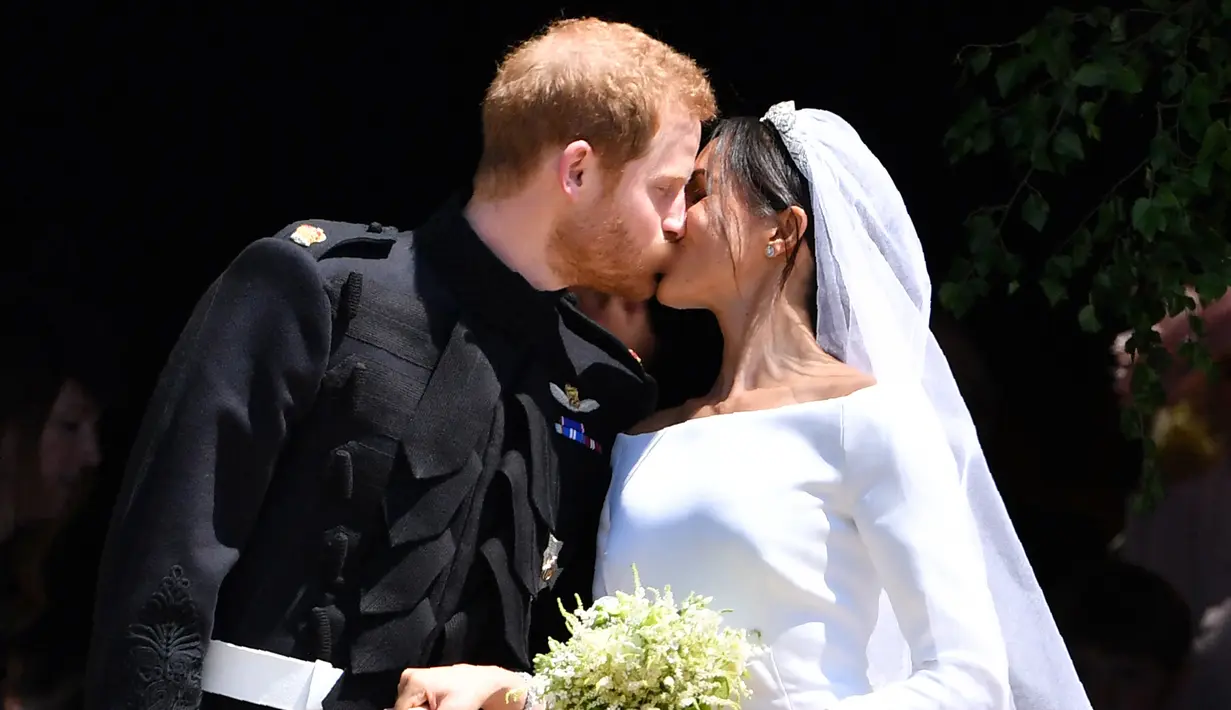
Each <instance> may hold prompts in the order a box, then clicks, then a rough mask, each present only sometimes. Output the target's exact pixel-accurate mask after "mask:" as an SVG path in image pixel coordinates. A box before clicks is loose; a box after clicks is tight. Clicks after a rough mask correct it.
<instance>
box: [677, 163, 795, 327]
mask: <svg viewBox="0 0 1231 710" xmlns="http://www.w3.org/2000/svg"><path fill="white" fill-rule="evenodd" d="M714 162H715V161H714V145H713V144H712V143H711V144H710V145H707V146H706V147H705V149H704V150H702V151H701V154H700V155H699V156H697V162H696V168H695V169H694V171H693V174H692V178H691V179H690V180H689V182H688V186H687V187H686V188H685V191H684V195H685V200H686V202H687V206H688V213H687V217H686V219H685V224H684V234H683V236H682V237H681V238H680V239H679V241H677V242H676V243H675V244H674V245H673V249H672V252H673V253H672V257H671V259H670V261H668V262H667V266H666V268H665V270H664V272H663V278H662V281H661V282H660V283H659V285H658V301H659V302H660V303H662V304H663V305H664V306H667V307H669V308H677V309H690V308H708V309H711V310H713V309H715V308H718V307H721V306H722V305H723V304H726V303H730V302H732V301H733V300H735V299H736V298H738V296H739V294H740V293H741V291H744V292H746V291H748V289H749V287H750V286H752V285H755V284H759V283H760V282H761V281H762V280H763V279H764V278H765V277H766V276H767V275H771V274H772V271H773V262H772V260H770V259H768V258H766V256H765V247H766V246H767V245H768V244H769V242H770V240H771V239H772V238H773V235H774V227H775V223H774V221H773V220H772V219H765V218H762V217H758V216H756V215H753V214H752V213H751V212H750V211H749V210H748V208H747V206H746V205H744V204H743V203H742V201H741V200H739V199H737V198H736V197H735V196H734V195H733V194H731V192H732V191H723V190H722V187H723V186H722V185H720V184H717V183H716V181H715V180H714V179H713V178H711V175H712V171H711V169H710V167H711V165H712V164H713V163H714ZM717 192H721V193H722V194H713V193H717Z"/></svg>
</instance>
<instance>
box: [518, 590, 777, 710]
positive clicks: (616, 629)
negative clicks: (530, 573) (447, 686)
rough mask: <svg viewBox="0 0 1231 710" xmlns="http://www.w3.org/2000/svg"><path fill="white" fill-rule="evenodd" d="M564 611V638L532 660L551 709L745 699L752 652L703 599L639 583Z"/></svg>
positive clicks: (712, 709)
mask: <svg viewBox="0 0 1231 710" xmlns="http://www.w3.org/2000/svg"><path fill="white" fill-rule="evenodd" d="M633 580H634V586H635V589H634V590H633V591H632V593H625V592H616V593H615V594H614V595H612V596H607V597H603V598H601V599H598V600H596V601H595V602H594V604H592V605H591V606H590V608H589V609H586V608H582V607H581V603H580V600H578V609H577V611H575V612H573V613H569V612H568V611H566V610H565V609H564V605H563V604H561V605H560V611H561V613H563V614H564V618H565V621H566V623H567V625H568V629H569V631H570V632H571V634H572V637H571V638H570V639H569V640H568V641H567V642H566V643H561V642H559V641H556V640H554V639H553V640H551V642H550V649H551V650H550V651H548V652H547V653H545V654H541V655H539V656H538V657H537V658H535V660H534V668H535V687H536V688H537V689H539V690H540V691H541V693H542V697H543V699H544V700H545V701H546V702H547V704H548V707H550V708H552V709H553V710H583V709H585V708H609V709H615V710H627V709H629V708H639V709H641V710H684V709H685V708H689V709H691V710H719V709H720V708H726V709H729V710H738V708H739V705H740V701H741V700H742V699H744V698H746V697H748V695H749V691H748V686H747V684H746V683H745V680H744V679H745V675H746V668H747V662H748V659H749V658H750V657H751V656H752V654H753V653H754V652H756V651H757V650H758V649H757V647H756V646H754V645H753V644H752V643H750V642H749V641H748V634H747V633H746V632H745V631H743V630H741V629H734V628H730V627H727V626H724V625H723V623H722V614H721V613H719V612H717V611H714V610H712V609H710V608H709V604H710V603H711V601H712V600H711V598H709V597H701V596H698V595H696V594H690V595H689V596H688V598H686V599H685V600H684V601H683V602H682V603H681V604H679V605H677V604H676V603H675V599H674V597H673V596H672V594H671V589H670V588H669V587H668V588H664V589H663V590H662V592H659V591H657V590H654V589H646V588H644V587H642V586H641V580H640V578H639V577H638V576H637V570H636V569H635V568H634V569H633Z"/></svg>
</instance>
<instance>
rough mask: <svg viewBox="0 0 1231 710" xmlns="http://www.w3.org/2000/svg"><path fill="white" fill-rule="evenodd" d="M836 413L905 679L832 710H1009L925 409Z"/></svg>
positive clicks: (949, 472) (966, 516)
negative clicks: (905, 661) (906, 659)
mask: <svg viewBox="0 0 1231 710" xmlns="http://www.w3.org/2000/svg"><path fill="white" fill-rule="evenodd" d="M900 404H901V405H902V406H901V407H899V408H895V409H894V410H892V411H888V410H882V412H881V413H880V414H881V416H879V417H876V418H872V417H868V416H866V413H858V412H857V413H854V414H855V415H852V416H846V417H844V421H843V438H844V442H843V444H844V445H843V449H844V450H845V451H846V454H847V461H846V466H845V468H846V470H847V471H848V478H847V482H848V484H849V485H850V486H851V487H852V491H851V492H852V494H853V497H852V501H853V502H852V504H851V515H852V518H853V520H854V522H855V526H856V529H857V531H858V534H859V537H860V539H861V540H862V541H863V543H864V544H865V545H866V547H867V550H868V554H869V557H870V559H871V560H872V563H873V565H874V567H875V568H876V571H877V573H878V574H879V576H880V582H881V584H882V585H883V586H884V588H885V591H886V593H887V594H888V597H889V600H890V602H891V603H892V607H893V611H894V614H895V615H896V617H897V621H898V627H899V628H900V629H901V632H902V636H903V637H904V638H905V640H906V643H907V644H908V645H909V647H910V656H911V663H912V667H913V672H912V673H911V675H910V676H909V677H908V678H906V679H905V680H901V681H898V682H895V683H891V684H888V685H886V686H883V687H881V688H878V689H876V690H874V691H873V692H871V693H868V694H866V695H860V696H853V697H848V698H845V699H843V700H842V701H840V702H838V703H837V704H836V705H835V706H834V707H833V709H832V710H941V709H942V708H943V709H944V710H1009V709H1010V708H1012V707H1013V705H1012V700H1011V695H1010V690H1009V679H1008V662H1007V659H1006V652H1005V644H1004V639H1003V637H1002V635H1001V630H1000V624H999V621H998V618H997V615H996V609H995V606H994V602H993V599H992V595H991V592H990V591H989V589H988V585H987V574H986V571H985V567H984V561H983V554H982V549H981V547H980V543H979V536H978V531H977V528H976V526H975V522H974V518H973V516H972V514H971V511H970V508H969V505H968V503H967V499H966V496H965V493H964V491H963V489H962V484H961V480H960V478H959V474H958V471H957V466H956V464H955V462H954V460H953V454H952V452H951V450H950V449H949V446H948V444H947V442H946V440H945V438H944V434H943V431H942V430H941V427H940V425H939V423H938V422H937V421H936V420H935V418H934V416H933V415H932V414H931V410H930V409H929V408H927V407H926V406H912V404H913V403H912V401H911V400H910V399H909V398H905V399H904V400H903V401H902V402H901V403H900Z"/></svg>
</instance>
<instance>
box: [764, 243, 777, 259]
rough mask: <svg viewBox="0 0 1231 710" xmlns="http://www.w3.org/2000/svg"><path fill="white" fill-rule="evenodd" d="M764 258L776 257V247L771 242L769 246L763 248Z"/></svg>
mask: <svg viewBox="0 0 1231 710" xmlns="http://www.w3.org/2000/svg"><path fill="white" fill-rule="evenodd" d="M765 256H767V257H769V258H770V259H772V258H774V257H775V256H778V245H777V244H774V243H773V242H770V244H769V246H767V247H765Z"/></svg>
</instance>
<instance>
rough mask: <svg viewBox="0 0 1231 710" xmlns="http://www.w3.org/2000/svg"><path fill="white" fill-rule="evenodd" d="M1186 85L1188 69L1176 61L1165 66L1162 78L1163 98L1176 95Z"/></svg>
mask: <svg viewBox="0 0 1231 710" xmlns="http://www.w3.org/2000/svg"><path fill="white" fill-rule="evenodd" d="M1187 85H1188V70H1187V69H1185V68H1184V65H1183V64H1180V63H1179V62H1176V63H1175V64H1172V65H1171V66H1169V67H1167V71H1166V72H1165V74H1164V78H1163V98H1164V99H1170V98H1174V97H1176V96H1178V95H1179V94H1180V92H1182V91H1183V90H1184V87H1185V86H1187Z"/></svg>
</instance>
